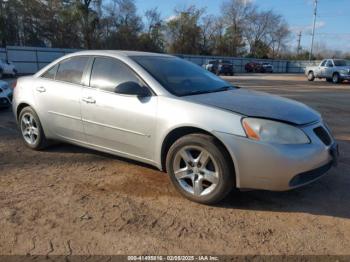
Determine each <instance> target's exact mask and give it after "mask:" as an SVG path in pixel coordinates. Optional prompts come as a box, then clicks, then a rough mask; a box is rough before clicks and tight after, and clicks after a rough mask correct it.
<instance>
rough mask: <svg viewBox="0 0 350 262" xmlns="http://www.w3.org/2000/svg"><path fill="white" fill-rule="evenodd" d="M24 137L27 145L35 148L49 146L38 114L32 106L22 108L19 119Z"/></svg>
mask: <svg viewBox="0 0 350 262" xmlns="http://www.w3.org/2000/svg"><path fill="white" fill-rule="evenodd" d="M18 123H19V127H20V129H21V133H22V138H23V141H24V143H25V145H26V146H28V147H29V148H31V149H34V150H41V149H44V148H45V147H47V145H48V141H47V139H46V137H45V134H44V130H43V128H42V126H41V123H40V120H39V117H38V115H37V114H36V113H35V111H34V109H33V108H31V107H30V106H28V107H25V108H23V109H22V111H21V113H20V115H19V119H18Z"/></svg>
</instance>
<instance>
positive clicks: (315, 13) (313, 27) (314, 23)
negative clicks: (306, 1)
mask: <svg viewBox="0 0 350 262" xmlns="http://www.w3.org/2000/svg"><path fill="white" fill-rule="evenodd" d="M317 1H318V0H314V21H313V26H312V38H311V47H310V54H309V61H311V58H312V51H313V48H314V38H315V26H316V17H317Z"/></svg>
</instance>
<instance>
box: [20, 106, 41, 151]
mask: <svg viewBox="0 0 350 262" xmlns="http://www.w3.org/2000/svg"><path fill="white" fill-rule="evenodd" d="M21 131H22V135H23V138H24V140H25V141H26V142H27V143H28V144H29V145H35V143H36V142H37V141H38V138H39V127H38V124H37V123H36V121H35V118H34V116H33V115H32V114H30V113H25V114H23V116H22V118H21Z"/></svg>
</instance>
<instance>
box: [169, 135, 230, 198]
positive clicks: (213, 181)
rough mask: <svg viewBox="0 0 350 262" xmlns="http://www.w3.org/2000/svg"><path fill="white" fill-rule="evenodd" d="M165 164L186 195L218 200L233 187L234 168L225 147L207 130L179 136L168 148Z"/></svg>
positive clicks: (179, 189) (177, 187)
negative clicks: (206, 131) (208, 133)
mask: <svg viewBox="0 0 350 262" xmlns="http://www.w3.org/2000/svg"><path fill="white" fill-rule="evenodd" d="M166 168H167V172H168V174H169V176H170V179H171V182H172V183H173V185H174V186H175V188H176V189H177V190H178V191H179V192H180V193H181V194H182V195H183V196H184V197H186V198H187V199H189V200H191V201H195V202H198V203H202V204H215V203H217V202H219V201H220V200H222V199H223V198H225V197H226V196H227V194H228V193H229V192H230V191H231V190H232V189H233V188H234V185H235V179H234V170H233V167H232V164H231V160H230V157H229V155H228V154H227V153H226V149H225V148H224V147H223V146H222V145H221V144H220V143H219V142H217V140H216V139H215V138H214V137H212V136H209V135H205V134H190V135H186V136H184V137H182V138H180V139H178V140H177V141H176V142H175V143H174V144H173V145H172V146H171V147H170V149H169V152H168V154H167V158H166Z"/></svg>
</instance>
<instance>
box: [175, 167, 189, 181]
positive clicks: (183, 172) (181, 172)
mask: <svg viewBox="0 0 350 262" xmlns="http://www.w3.org/2000/svg"><path fill="white" fill-rule="evenodd" d="M189 172H190V169H189V168H188V167H187V166H186V167H184V168H181V169H178V170H176V171H175V172H174V173H175V177H176V178H177V179H184V178H192V176H193V173H192V172H190V173H189Z"/></svg>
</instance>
